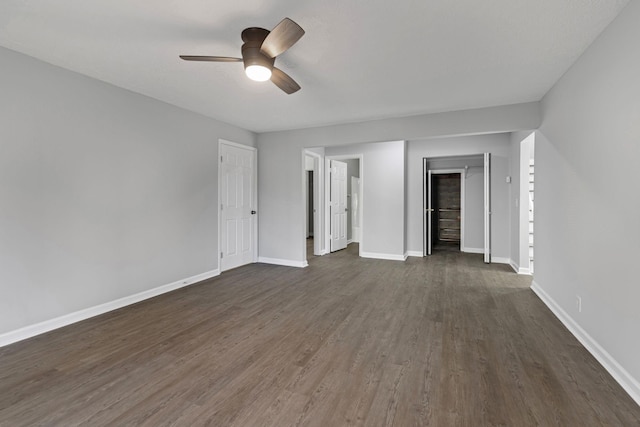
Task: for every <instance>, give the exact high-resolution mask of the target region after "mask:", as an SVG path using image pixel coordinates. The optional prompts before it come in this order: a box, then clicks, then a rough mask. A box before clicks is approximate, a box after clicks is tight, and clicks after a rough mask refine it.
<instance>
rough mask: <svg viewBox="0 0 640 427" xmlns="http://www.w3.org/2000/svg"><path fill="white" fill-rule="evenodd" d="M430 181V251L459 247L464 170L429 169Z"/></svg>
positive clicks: (462, 212) (454, 249) (451, 249)
mask: <svg viewBox="0 0 640 427" xmlns="http://www.w3.org/2000/svg"><path fill="white" fill-rule="evenodd" d="M429 174H430V180H431V209H433V210H432V215H431V236H430V239H431V245H432V250H433V251H442V250H445V251H457V252H459V251H460V250H461V248H462V245H461V242H462V236H463V230H462V226H463V224H464V220H463V218H462V215H463V214H464V209H463V206H462V205H463V201H464V193H463V191H464V190H463V189H464V171H455V172H454V171H450V170H446V171H429Z"/></svg>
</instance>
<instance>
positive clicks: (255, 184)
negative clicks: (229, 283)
mask: <svg viewBox="0 0 640 427" xmlns="http://www.w3.org/2000/svg"><path fill="white" fill-rule="evenodd" d="M223 145H227V146H230V147H235V148H241V149H245V150H250V151H253V172H254V173H253V182H252V183H251V186H252V187H253V197H252V200H251V205H252V207H253V210H255V211H256V212H257V213H256V214H255V215H253V219H252V221H251V227H252V230H251V232H252V233H253V248H252V252H253V254H252V257H251V258H252V259H253V261H252V262H258V215H259V214H260V212H259V211H258V149H257V148H256V147H252V146H250V145H244V144H239V143H237V142H233V141H229V140H226V139H222V138H220V139H218V162H217V164H218V194H217V204H218V206H217V212H218V248H217V254H216V258H217V260H218V269H219V270H220V273H222V272H223V270H222V256H221V254H222V232H223V229H222V228H223V226H222V201H221V199H220V195H221V194H222V155H221V154H220V153H221V152H222V150H221V147H222V146H223Z"/></svg>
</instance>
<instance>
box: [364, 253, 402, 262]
mask: <svg viewBox="0 0 640 427" xmlns="http://www.w3.org/2000/svg"><path fill="white" fill-rule="evenodd" d="M360 256H361V257H362V258H373V259H385V260H389V261H406V260H407V255H396V254H380V253H376V252H362V251H360Z"/></svg>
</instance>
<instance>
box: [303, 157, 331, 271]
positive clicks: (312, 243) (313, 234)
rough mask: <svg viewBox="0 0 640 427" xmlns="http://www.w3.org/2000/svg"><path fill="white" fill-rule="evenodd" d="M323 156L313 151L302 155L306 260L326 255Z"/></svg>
mask: <svg viewBox="0 0 640 427" xmlns="http://www.w3.org/2000/svg"><path fill="white" fill-rule="evenodd" d="M322 158H323V156H322V154H321V153H317V152H315V151H312V150H304V151H303V153H302V162H303V175H302V191H303V195H304V200H305V205H304V227H305V234H304V236H305V242H304V250H305V254H306V256H305V259H308V258H309V257H312V256H318V255H324V253H326V252H325V249H324V240H323V239H322V236H323V221H322V215H323V213H322V200H323V185H322V179H323V168H322V165H323V162H322Z"/></svg>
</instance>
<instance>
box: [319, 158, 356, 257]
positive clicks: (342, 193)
mask: <svg viewBox="0 0 640 427" xmlns="http://www.w3.org/2000/svg"><path fill="white" fill-rule="evenodd" d="M325 165H326V166H325V168H326V170H327V174H326V177H325V188H326V191H325V197H326V212H325V218H326V220H327V224H326V230H327V234H326V239H327V248H329V251H330V252H335V251H338V250H341V249H345V248H346V247H347V246H349V245H351V244H354V243H355V244H357V245H358V248H357V249H358V253H360V247H359V243H360V242H361V240H362V234H363V231H362V230H363V227H362V212H363V203H362V188H363V177H362V156H359V155H357V156H354V155H343V156H327V157H326V159H325Z"/></svg>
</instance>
